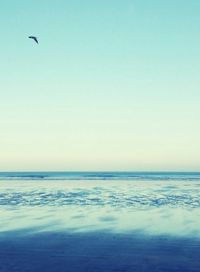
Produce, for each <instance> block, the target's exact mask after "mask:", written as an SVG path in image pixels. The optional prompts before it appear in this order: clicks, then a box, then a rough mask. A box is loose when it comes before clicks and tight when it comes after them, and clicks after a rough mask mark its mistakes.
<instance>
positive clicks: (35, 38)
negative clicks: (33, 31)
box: [29, 36, 38, 43]
mask: <svg viewBox="0 0 200 272" xmlns="http://www.w3.org/2000/svg"><path fill="white" fill-rule="evenodd" d="M29 39H33V40H34V41H35V42H36V43H38V39H37V37H35V36H29Z"/></svg>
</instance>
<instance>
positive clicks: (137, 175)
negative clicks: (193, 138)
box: [0, 172, 200, 181]
mask: <svg viewBox="0 0 200 272" xmlns="http://www.w3.org/2000/svg"><path fill="white" fill-rule="evenodd" d="M0 180H147V181H148V180H149V181H154V180H155V181H156V180H180V181H181V180H190V181H192V180H194V181H196V180H200V172H1V173H0Z"/></svg>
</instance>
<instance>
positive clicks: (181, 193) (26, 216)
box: [0, 172, 200, 238]
mask: <svg viewBox="0 0 200 272" xmlns="http://www.w3.org/2000/svg"><path fill="white" fill-rule="evenodd" d="M0 218H1V220H0V233H5V232H13V231H31V232H33V233H38V232H46V231H62V232H63V231H64V232H71V233H74V232H76V233H77V232H81V233H82V232H91V231H109V232H113V233H130V232H135V233H136V232H137V233H144V234H148V235H153V236H157V235H167V236H171V237H172V236H176V237H177V236H179V237H187V238H188V237H191V238H200V172H1V173H0Z"/></svg>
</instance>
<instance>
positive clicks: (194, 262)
mask: <svg viewBox="0 0 200 272" xmlns="http://www.w3.org/2000/svg"><path fill="white" fill-rule="evenodd" d="M199 256H200V241H199V240H197V239H187V238H176V237H166V236H160V237H158V236H148V235H142V234H140V233H138V234H136V233H129V234H127V233H126V234H125V233H124V234H122V233H121V234H119V233H118V234H117V233H115V234H114V233H111V232H110V233H108V232H92V233H60V232H49V233H37V234H31V232H30V233H28V232H26V233H23V232H18V233H17V232H16V233H14V232H11V233H2V234H1V236H0V271H1V272H8V271H9V272H17V271H20V272H25V271H29V272H33V271H44V272H47V271H48V272H56V271H63V272H64V271H66V272H75V271H76V272H77V271H78V272H86V271H88V272H89V271H91V272H93V271H97V272H98V271H99V272H100V271H106V272H107V271H116V272H117V271H118V272H119V271H120V272H125V271H127V272H133V271H141V272H142V271H144V272H147V271H148V272H151V271H152V272H156V271H159V272H160V271H161V272H162V271H163V272H164V271H165V272H168V271H169V272H170V271H172V272H173V271H180V272H193V271H194V272H197V271H200V258H199Z"/></svg>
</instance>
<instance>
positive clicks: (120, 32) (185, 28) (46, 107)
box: [0, 0, 200, 171]
mask: <svg viewBox="0 0 200 272" xmlns="http://www.w3.org/2000/svg"><path fill="white" fill-rule="evenodd" d="M199 14H200V1H199V0H190V1H186V0H168V1H160V0H124V1H118V0H101V1H94V0H85V1H80V0H68V1H67V0H56V1H53V0H52V1H49V0H34V1H33V0H2V1H1V3H0V26H1V27H0V35H1V45H0V48H1V50H0V77H1V80H0V128H1V131H0V170H1V171H4V170H185V171H187V170H190V171H193V170H200V154H199V152H200V76H199V74H200V16H199ZM29 35H36V36H37V37H38V39H39V42H40V44H39V45H37V44H36V43H34V42H33V41H32V40H30V39H28V38H27V37H28V36H29Z"/></svg>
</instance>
